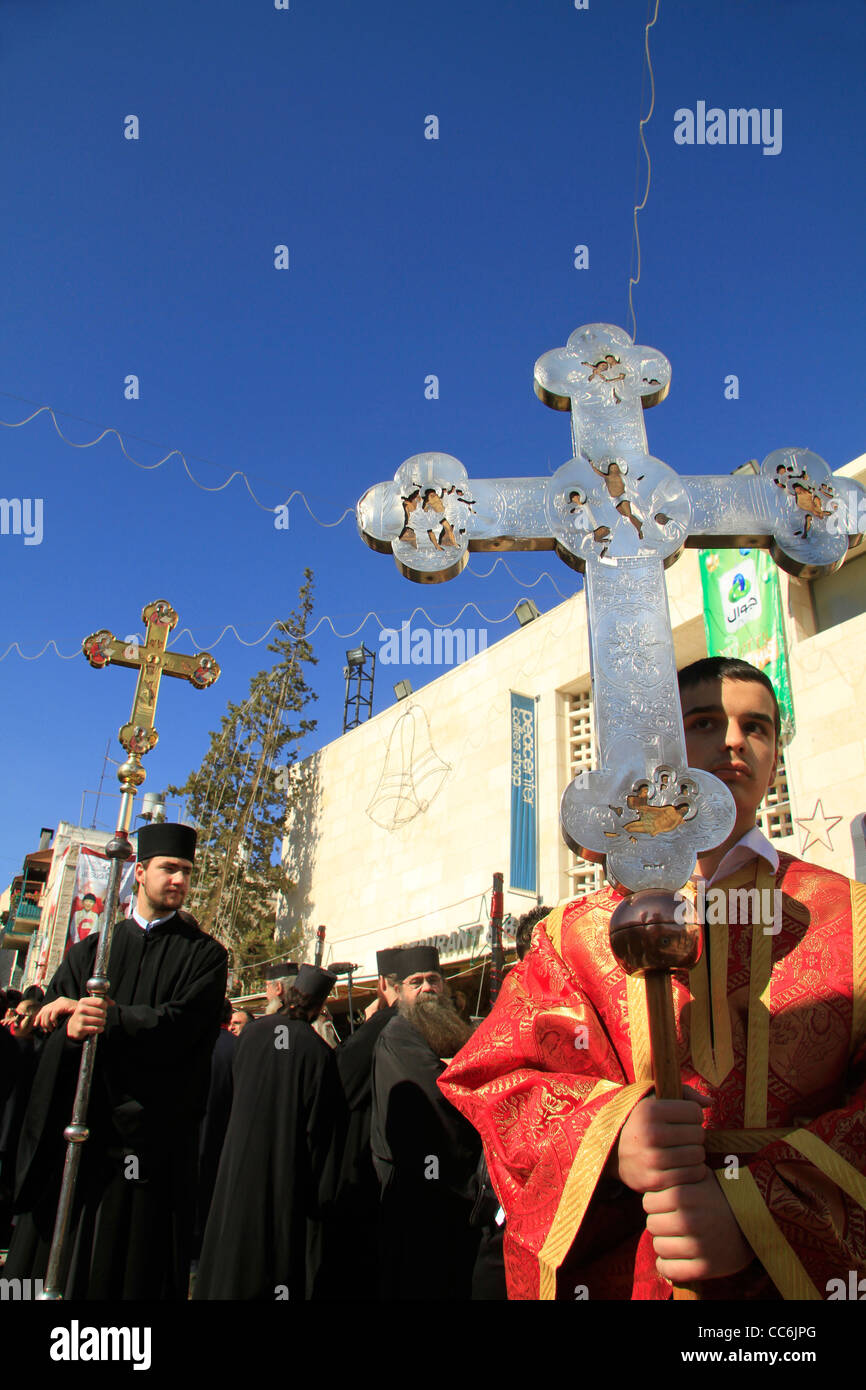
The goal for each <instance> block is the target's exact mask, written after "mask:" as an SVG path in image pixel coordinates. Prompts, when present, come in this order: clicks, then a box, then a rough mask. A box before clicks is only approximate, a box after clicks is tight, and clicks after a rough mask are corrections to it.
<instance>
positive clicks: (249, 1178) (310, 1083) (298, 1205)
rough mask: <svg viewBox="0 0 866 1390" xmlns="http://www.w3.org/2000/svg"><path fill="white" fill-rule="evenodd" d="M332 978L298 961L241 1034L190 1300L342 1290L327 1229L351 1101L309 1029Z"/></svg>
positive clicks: (270, 1298)
mask: <svg viewBox="0 0 866 1390" xmlns="http://www.w3.org/2000/svg"><path fill="white" fill-rule="evenodd" d="M335 980H336V976H334V975H332V974H330V972H328V971H324V970H319V969H318V967H316V966H312V965H302V966H301V968H300V971H299V973H298V976H297V980H296V984H295V985H294V986H292V987H291V988H290V989H289V991H288V994H287V1003H286V1005H285V1007H284V1009H282V1010H281V1011H280V1012H279V1013H275V1014H268V1015H266V1016H265V1017H263V1018H259V1019H256V1020H255V1021H254V1022H253V1023H250V1024H248V1025H247V1027H246V1028H245V1029H244V1030H243V1033H242V1034H241V1037H240V1040H239V1043H238V1050H237V1056H236V1058H235V1065H234V1099H233V1101H232V1112H231V1117H230V1119H229V1126H228V1130H227V1132H226V1138H225V1143H224V1145H223V1151H222V1157H221V1159H220V1166H219V1172H218V1173H217V1180H216V1187H215V1188H214V1194H213V1199H212V1201H211V1206H210V1214H209V1216H208V1222H207V1227H206V1229H205V1234H204V1242H203V1245H202V1252H201V1259H200V1261H199V1268H198V1277H197V1279H196V1284H195V1290H194V1294H193V1297H194V1298H195V1299H244V1300H249V1301H252V1300H258V1301H264V1302H274V1301H275V1300H276V1301H281V1300H286V1299H288V1300H290V1301H292V1302H296V1301H298V1300H304V1299H312V1298H328V1297H336V1296H339V1287H338V1285H336V1284H335V1283H334V1280H335V1279H336V1278H337V1277H338V1274H339V1271H338V1270H336V1269H335V1265H334V1260H333V1257H332V1252H331V1243H330V1234H331V1229H332V1226H331V1223H332V1220H333V1200H334V1193H335V1189H336V1181H337V1175H338V1171H339V1163H340V1157H341V1149H342V1142H343V1137H344V1133H345V1115H346V1103H345V1100H344V1098H343V1092H342V1088H341V1086H340V1081H339V1077H338V1075H337V1064H336V1062H335V1060H334V1054H333V1052H332V1050H331V1048H329V1047H328V1045H327V1043H324V1042H323V1041H322V1039H321V1038H320V1037H319V1036H318V1035H317V1034H316V1033H315V1032H314V1031H313V1029H312V1027H311V1026H310V1024H311V1021H312V1018H313V1017H315V1016H316V1015H317V1014H318V1012H319V1009H320V1008H321V1006H322V1004H323V1003H324V1001H325V998H326V997H327V994H328V992H329V990H330V989H331V987H332V985H333V983H334V982H335ZM292 1013H295V1014H296V1015H297V1016H296V1017H292V1016H291V1015H292Z"/></svg>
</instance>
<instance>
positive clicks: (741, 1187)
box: [716, 1165, 821, 1302]
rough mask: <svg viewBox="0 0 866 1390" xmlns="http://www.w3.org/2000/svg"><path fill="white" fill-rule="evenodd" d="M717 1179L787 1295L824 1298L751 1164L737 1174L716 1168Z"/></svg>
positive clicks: (744, 1230) (748, 1237) (749, 1238)
mask: <svg viewBox="0 0 866 1390" xmlns="http://www.w3.org/2000/svg"><path fill="white" fill-rule="evenodd" d="M716 1179H717V1181H718V1184H719V1187H720V1188H721V1189H722V1192H723V1194H724V1196H725V1200H726V1201H727V1203H728V1206H729V1207H730V1208H731V1211H732V1212H733V1214H734V1217H735V1219H736V1222H737V1225H738V1226H739V1228H740V1230H741V1231H742V1233H743V1235H744V1236H745V1237H746V1240H747V1241H748V1242H749V1244H750V1245H751V1247H752V1249H753V1250H754V1252H755V1254H756V1255H757V1257H758V1259H759V1261H760V1262H761V1264H762V1265H763V1266H764V1269H765V1270H766V1271H767V1273H768V1274H769V1276H770V1278H771V1279H772V1281H773V1283H774V1284H775V1285H776V1288H777V1289H778V1290H779V1293H780V1294H781V1295H782V1297H783V1298H784V1299H810V1300H811V1301H813V1302H814V1301H815V1300H816V1299H817V1300H819V1301H820V1300H821V1294H820V1293H819V1292H818V1290H817V1289H816V1287H815V1285H814V1284H813V1283H812V1280H811V1279H810V1278H809V1276H808V1274H807V1273H806V1271H805V1269H804V1268H803V1266H802V1264H801V1263H800V1261H799V1260H798V1258H797V1256H796V1254H795V1253H794V1251H793V1249H792V1248H791V1246H790V1245H789V1244H788V1242H787V1241H786V1240H785V1237H784V1236H783V1235H782V1232H781V1231H780V1230H779V1227H778V1226H777V1225H776V1223H775V1221H774V1220H773V1218H772V1216H771V1215H770V1212H769V1210H768V1208H767V1205H766V1203H765V1201H764V1199H763V1197H762V1196H761V1194H760V1192H759V1190H758V1185H757V1183H756V1182H755V1179H754V1178H753V1177H752V1175H751V1173H750V1172H749V1170H748V1168H745V1167H743V1166H742V1165H740V1169H739V1172H738V1173H737V1176H736V1177H731V1178H727V1177H725V1174H724V1173H723V1172H722V1170H721V1169H716Z"/></svg>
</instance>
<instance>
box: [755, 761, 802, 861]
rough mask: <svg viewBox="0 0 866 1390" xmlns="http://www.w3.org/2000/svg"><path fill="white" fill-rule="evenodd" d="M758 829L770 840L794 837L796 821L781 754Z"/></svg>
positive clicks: (760, 811) (764, 801) (763, 805)
mask: <svg viewBox="0 0 866 1390" xmlns="http://www.w3.org/2000/svg"><path fill="white" fill-rule="evenodd" d="M758 829H759V830H763V832H764V834H765V835H766V837H767V839H768V840H784V838H785V836H786V835H793V833H794V821H793V818H792V816H791V796H790V793H789V791H788V773H787V769H786V768H785V755H784V754H783V753H780V754H779V766H778V767H777V769H776V780H775V781H774V782H773V784H772V786H771V787H770V789H769V790H768V792H767V795H766V796H765V797H764V800H763V802H762V804H761V808H760V810H759V811H758Z"/></svg>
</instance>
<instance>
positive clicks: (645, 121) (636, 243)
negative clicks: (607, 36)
mask: <svg viewBox="0 0 866 1390" xmlns="http://www.w3.org/2000/svg"><path fill="white" fill-rule="evenodd" d="M647 13H649V3H648V4H647ZM658 17H659V0H656V7H655V13H654V14H653V17H652V19H651V20H650V21H649V23H648V24H647V26H646V28H645V30H644V51H645V52H646V61H647V67H648V69H649V79H650V90H651V97H650V108H649V111H648V112H647V114H646V115H645V116H641V119H640V125H639V127H638V129H639V132H640V142H641V144H642V145H643V152H644V154H645V155H646V188H645V189H644V195H643V199H642V201H641V202H640V203H635V205H634V210H633V213H632V217H633V220H634V239H633V242H632V257H633V259H634V258H635V257H636V260H637V278H636V279H635V278H633V277H632V276H631V275H630V276H629V281H628V311H629V314H630V315H631V336H632V338H635V337H636V335H637V320H636V318H635V312H634V302H633V300H632V291H633V290H634V287H635V285H637V284H639V283H640V235H639V233H638V229H637V215H638V213H639V212H643V210H644V208H645V207H646V204H647V198H648V197H649V191H650V178H651V176H652V160H651V159H650V153H649V150H648V149H647V143H646V139H645V138H644V126H645V125H649V122H650V118H651V117H652V113H653V110H654V108H655V104H656V83H655V76H654V74H653V65H652V59H651V58H650V47H649V31H650V29H651V28H652V27H653V25H654V24H655V22H656V20H657V19H658ZM641 107H643V82H641ZM639 161H640V153H638V162H639ZM636 192H637V168H635V193H636Z"/></svg>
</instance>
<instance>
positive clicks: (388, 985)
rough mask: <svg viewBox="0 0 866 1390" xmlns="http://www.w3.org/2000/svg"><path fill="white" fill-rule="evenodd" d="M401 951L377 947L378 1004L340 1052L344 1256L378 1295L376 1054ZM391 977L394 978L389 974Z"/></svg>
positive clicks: (391, 1010) (393, 998)
mask: <svg viewBox="0 0 866 1390" xmlns="http://www.w3.org/2000/svg"><path fill="white" fill-rule="evenodd" d="M398 954H399V953H398V951H396V950H393V949H388V950H384V951H377V952H376V965H377V970H378V995H379V1008H378V1009H377V1011H376V1012H375V1013H374V1014H373V1015H372V1016H371V1017H370V1018H368V1019H367V1021H366V1022H365V1023H363V1024H362V1025H361V1027H360V1028H358V1029H356V1030H355V1032H354V1033H353V1034H352V1035H351V1036H350V1037H348V1038H346V1040H345V1042H343V1043H341V1044H340V1046H339V1047H338V1048H337V1051H336V1054H335V1056H336V1058H337V1070H338V1071H339V1073H340V1081H341V1083H342V1086H343V1093H344V1095H345V1097H346V1103H347V1105H348V1107H349V1120H348V1130H347V1132H346V1143H345V1146H344V1149H343V1161H342V1165H341V1169H340V1181H339V1192H338V1196H337V1217H338V1224H339V1231H340V1233H341V1236H342V1243H343V1260H344V1262H345V1267H346V1269H351V1271H352V1277H353V1278H354V1279H355V1280H357V1281H358V1287H359V1288H363V1289H366V1290H367V1293H366V1295H365V1296H366V1297H373V1296H374V1293H375V1290H376V1288H377V1287H378V1280H379V1261H378V1242H379V1179H378V1177H377V1176H376V1170H375V1169H374V1167H373V1155H372V1152H371V1150H370V1124H371V1121H372V1115H373V1053H374V1050H375V1047H376V1043H377V1042H378V1040H379V1034H380V1033H381V1032H382V1029H383V1028H386V1027H387V1025H388V1024H389V1023H390V1021H391V1019H392V1018H394V1017H395V1016H396V1013H397V992H396V989H395V987H394V986H395V983H396V976H395V975H394V973H393V972H394V968H395V959H396V957H397V955H398ZM389 977H390V978H389Z"/></svg>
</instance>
